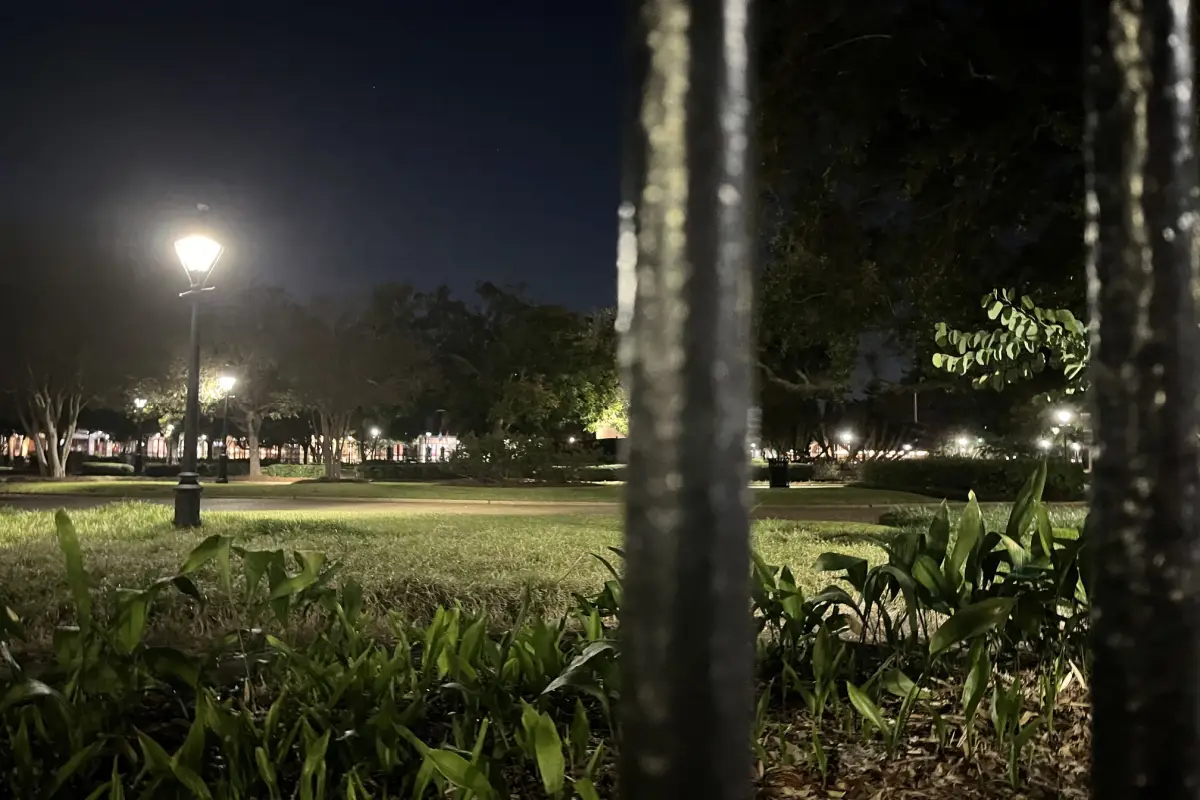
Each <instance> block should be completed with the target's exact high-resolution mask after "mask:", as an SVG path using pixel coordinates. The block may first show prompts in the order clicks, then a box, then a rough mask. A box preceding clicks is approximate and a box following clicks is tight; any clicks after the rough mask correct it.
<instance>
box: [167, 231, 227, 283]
mask: <svg viewBox="0 0 1200 800" xmlns="http://www.w3.org/2000/svg"><path fill="white" fill-rule="evenodd" d="M223 250H224V248H223V247H221V245H219V244H217V243H216V242H214V241H213V240H212V239H210V238H208V237H207V236H198V235H197V236H185V237H183V238H182V239H180V240H179V241H177V242H176V243H175V253H176V255H178V256H179V262H180V263H181V264H183V268H184V269H185V270H187V271H188V272H189V273H194V274H197V275H204V274H207V273H208V272H211V271H212V268H213V267H214V266H216V263H217V259H218V258H220V257H221V253H222V251H223Z"/></svg>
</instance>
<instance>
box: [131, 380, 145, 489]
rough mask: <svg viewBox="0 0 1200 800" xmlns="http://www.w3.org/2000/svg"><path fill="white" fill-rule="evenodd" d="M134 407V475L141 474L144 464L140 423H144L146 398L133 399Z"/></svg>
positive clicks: (143, 438)
mask: <svg viewBox="0 0 1200 800" xmlns="http://www.w3.org/2000/svg"><path fill="white" fill-rule="evenodd" d="M133 407H134V409H135V412H134V416H135V417H136V418H137V454H136V455H134V457H133V473H134V474H135V475H141V474H142V468H143V466H144V465H145V458H146V450H145V447H144V441H145V437H144V436H143V435H142V434H143V432H142V425H143V424H145V421H146V420H145V419H144V416H145V413H146V398H144V397H138V398H135V399H134V401H133Z"/></svg>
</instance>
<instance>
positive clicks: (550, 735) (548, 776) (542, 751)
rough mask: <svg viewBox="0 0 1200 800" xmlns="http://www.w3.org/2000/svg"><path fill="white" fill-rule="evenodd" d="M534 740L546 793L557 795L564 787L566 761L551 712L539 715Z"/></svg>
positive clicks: (539, 770)
mask: <svg viewBox="0 0 1200 800" xmlns="http://www.w3.org/2000/svg"><path fill="white" fill-rule="evenodd" d="M533 742H534V751H535V753H536V754H537V766H538V774H540V775H541V776H542V785H543V786H544V787H546V794H549V795H556V794H558V793H559V792H561V791H562V788H563V780H564V778H565V776H566V762H565V761H564V759H563V746H562V739H560V738H559V735H558V729H557V728H556V727H555V725H554V720H553V719H551V717H550V715H549V714H546V713H542V714H539V715H538V722H537V728H536V729H535V733H534V740H533Z"/></svg>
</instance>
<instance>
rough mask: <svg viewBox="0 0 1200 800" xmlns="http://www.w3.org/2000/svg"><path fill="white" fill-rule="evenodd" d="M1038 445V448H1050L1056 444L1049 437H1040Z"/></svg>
mask: <svg viewBox="0 0 1200 800" xmlns="http://www.w3.org/2000/svg"><path fill="white" fill-rule="evenodd" d="M1037 446H1038V450H1049V449H1050V448H1051V447H1053V446H1054V445H1053V443H1051V441H1050V440H1049V439H1038V443H1037Z"/></svg>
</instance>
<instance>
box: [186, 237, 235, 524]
mask: <svg viewBox="0 0 1200 800" xmlns="http://www.w3.org/2000/svg"><path fill="white" fill-rule="evenodd" d="M223 250H224V248H222V247H221V245H220V244H218V243H217V242H215V241H213V240H212V239H210V238H208V237H207V236H200V235H193V236H186V237H184V238H182V239H180V240H179V241H177V242H175V253H176V255H178V256H179V263H180V264H182V265H183V271H184V272H185V273H187V276H188V284H189V286H188V290H187V291H186V292H182V293H181V294H180V295H179V296H180V297H184V298H187V299H188V300H189V301H190V302H191V304H192V336H191V346H190V348H189V353H188V355H189V362H190V363H189V364H188V377H187V408H186V411H185V413H184V417H183V463H182V464H181V465H180V471H179V483H178V484H176V486H175V527H176V528H198V527H199V526H200V492H201V491H202V489H201V488H200V475H199V473H198V472H197V471H196V450H197V448H198V447H199V436H200V297H201V295H202V294H203V293H204V292H207V291H211V290H212V288H213V287H211V286H209V285H208V279H209V277H210V276H211V275H212V271H213V268H214V267H215V266H216V265H217V260H218V259H219V258H220V257H221V253H222V252H223Z"/></svg>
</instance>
